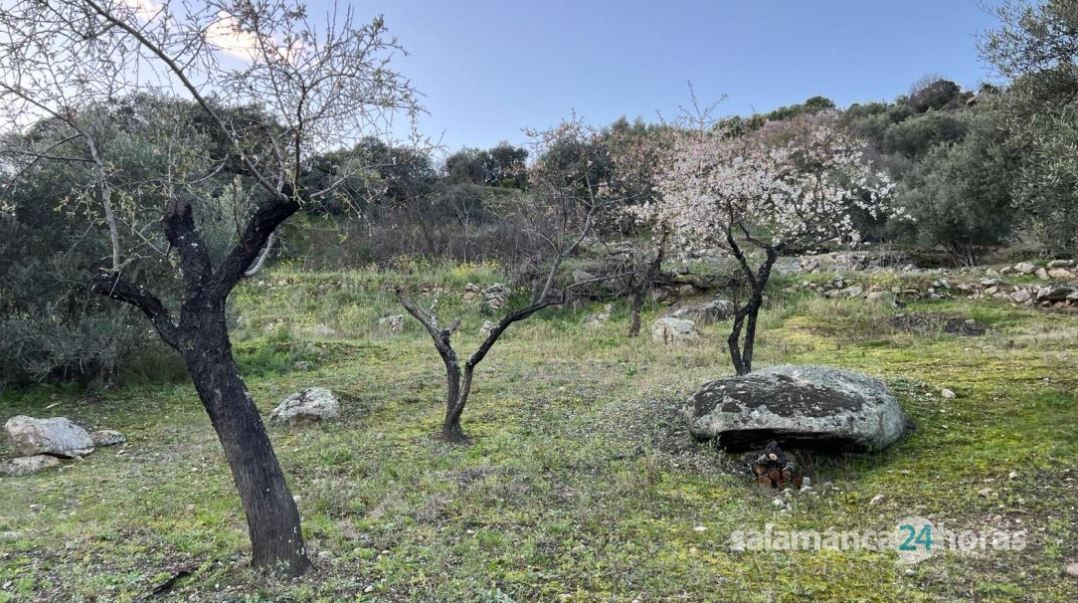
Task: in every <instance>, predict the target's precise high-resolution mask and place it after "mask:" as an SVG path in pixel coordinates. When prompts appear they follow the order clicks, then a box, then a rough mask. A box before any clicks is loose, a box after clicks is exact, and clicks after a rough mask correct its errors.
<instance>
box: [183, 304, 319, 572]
mask: <svg viewBox="0 0 1078 603" xmlns="http://www.w3.org/2000/svg"><path fill="white" fill-rule="evenodd" d="M200 314H201V315H200V316H198V317H197V319H196V321H197V322H198V324H197V325H191V324H185V325H183V328H182V332H181V337H182V338H183V343H182V344H181V349H182V350H183V352H184V357H185V360H186V362H187V369H188V371H189V372H190V374H191V380H192V381H193V382H194V384H195V389H196V390H198V395H199V398H200V399H201V400H202V404H203V406H205V408H206V412H207V413H209V415H210V421H211V422H212V424H213V428H214V430H215V431H216V432H217V437H218V439H219V440H220V441H221V446H222V447H223V448H224V453H225V458H226V459H227V460H228V465H229V467H230V468H231V470H232V477H233V479H234V480H235V482H236V489H237V490H238V491H239V495H240V501H241V502H242V504H243V510H244V513H245V514H246V515H247V529H248V532H249V533H250V537H251V548H252V564H253V565H255V566H258V567H268V568H280V569H282V570H284V571H285V572H286V573H288V574H289V575H299V574H302V573H303V572H304V571H305V570H307V568H308V567H310V561H309V560H308V559H307V553H306V549H305V547H304V544H303V534H302V532H301V531H300V517H299V510H298V509H297V508H296V502H295V499H293V498H292V493H291V492H289V490H288V485H287V484H286V483H285V476H284V473H283V472H282V471H281V466H280V464H278V462H277V456H276V455H275V454H274V452H273V446H272V444H271V443H270V439H269V435H268V434H267V433H266V428H265V425H264V424H263V423H262V417H261V416H260V415H259V414H258V409H257V408H256V407H255V404H254V401H253V400H252V399H251V396H250V394H248V392H247V386H246V385H245V384H244V383H243V379H241V378H240V375H239V371H238V370H237V368H236V363H235V360H234V359H233V357H232V349H231V344H230V343H229V339H228V331H227V330H226V327H225V314H224V307H223V306H220V307H210V308H206V309H204V310H202V311H201V312H200Z"/></svg>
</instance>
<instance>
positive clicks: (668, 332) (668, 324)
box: [651, 316, 700, 346]
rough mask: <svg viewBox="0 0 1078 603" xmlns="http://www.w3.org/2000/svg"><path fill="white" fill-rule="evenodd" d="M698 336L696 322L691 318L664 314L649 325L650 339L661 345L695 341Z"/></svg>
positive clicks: (675, 344) (677, 344)
mask: <svg viewBox="0 0 1078 603" xmlns="http://www.w3.org/2000/svg"><path fill="white" fill-rule="evenodd" d="M699 337H700V334H699V333H698V332H697V331H696V323H694V322H693V321H691V320H685V319H682V318H673V317H670V316H666V317H664V318H660V319H659V320H656V321H655V322H654V323H652V325H651V340H652V341H654V342H656V343H661V344H663V345H669V346H680V345H685V344H687V343H689V342H692V341H696V340H697V339H698V338H699Z"/></svg>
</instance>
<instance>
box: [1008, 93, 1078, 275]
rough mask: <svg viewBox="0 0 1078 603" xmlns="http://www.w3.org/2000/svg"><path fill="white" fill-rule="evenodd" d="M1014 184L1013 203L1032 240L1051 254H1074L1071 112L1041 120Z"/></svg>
mask: <svg viewBox="0 0 1078 603" xmlns="http://www.w3.org/2000/svg"><path fill="white" fill-rule="evenodd" d="M1031 139H1032V141H1031V144H1030V148H1029V149H1028V151H1027V153H1028V154H1027V160H1026V162H1025V164H1024V167H1023V170H1022V173H1021V176H1020V177H1019V178H1018V179H1017V182H1016V183H1015V187H1014V190H1015V198H1016V202H1017V204H1018V205H1019V207H1021V208H1022V209H1024V210H1025V211H1026V212H1027V213H1028V214H1029V215H1030V216H1031V227H1032V230H1033V234H1034V236H1035V237H1036V238H1037V240H1038V241H1039V242H1040V243H1041V244H1042V245H1043V246H1044V247H1045V248H1046V249H1049V250H1051V251H1052V252H1053V253H1054V254H1057V255H1061V256H1063V257H1073V256H1074V255H1076V254H1078V119H1076V118H1075V117H1074V113H1073V111H1070V112H1067V113H1065V114H1063V115H1061V116H1059V117H1058V118H1054V119H1053V118H1048V119H1042V120H1040V122H1039V123H1038V126H1037V129H1036V135H1034V136H1032V137H1031Z"/></svg>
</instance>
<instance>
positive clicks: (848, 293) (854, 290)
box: [841, 285, 865, 299]
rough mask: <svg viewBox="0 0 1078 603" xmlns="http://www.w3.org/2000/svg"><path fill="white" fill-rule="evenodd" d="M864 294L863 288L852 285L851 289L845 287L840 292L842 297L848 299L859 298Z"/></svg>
mask: <svg viewBox="0 0 1078 603" xmlns="http://www.w3.org/2000/svg"><path fill="white" fill-rule="evenodd" d="M864 292H865V290H864V288H863V287H860V286H858V285H853V286H852V287H847V288H845V289H843V290H842V291H841V293H842V295H843V296H845V297H848V298H850V299H853V298H855V297H861V294H862V293H864Z"/></svg>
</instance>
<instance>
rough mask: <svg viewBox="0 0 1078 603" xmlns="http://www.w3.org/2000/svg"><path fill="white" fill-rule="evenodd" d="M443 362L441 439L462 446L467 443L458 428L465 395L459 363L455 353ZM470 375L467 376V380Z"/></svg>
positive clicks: (465, 437) (460, 429)
mask: <svg viewBox="0 0 1078 603" xmlns="http://www.w3.org/2000/svg"><path fill="white" fill-rule="evenodd" d="M443 361H444V362H445V381H446V398H445V419H444V420H443V421H442V438H444V439H445V441H447V442H450V443H453V444H463V443H465V442H467V441H468V437H467V436H466V435H464V430H463V429H462V428H461V426H460V417H461V415H462V414H464V403H465V402H466V401H467V400H466V398H465V396H466V395H467V394H466V393H465V392H464V391H462V389H463V388H462V387H461V378H460V362H458V361H457V358H456V353H453V354H450V355H448V356H446V357H445V358H443ZM470 377H471V375H470V374H469V380H470Z"/></svg>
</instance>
